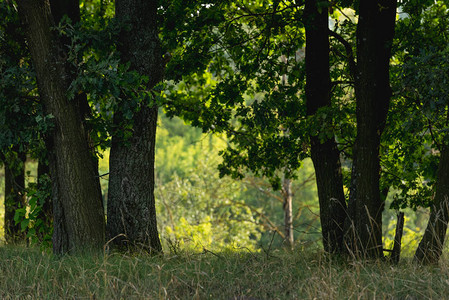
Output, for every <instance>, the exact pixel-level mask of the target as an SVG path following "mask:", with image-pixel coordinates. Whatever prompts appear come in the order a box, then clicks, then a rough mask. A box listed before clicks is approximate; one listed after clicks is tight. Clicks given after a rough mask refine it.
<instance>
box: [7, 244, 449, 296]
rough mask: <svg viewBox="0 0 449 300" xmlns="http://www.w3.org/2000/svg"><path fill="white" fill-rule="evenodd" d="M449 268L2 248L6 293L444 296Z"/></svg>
mask: <svg viewBox="0 0 449 300" xmlns="http://www.w3.org/2000/svg"><path fill="white" fill-rule="evenodd" d="M448 278H449V268H448V266H447V265H446V264H444V262H443V263H442V264H440V265H439V266H431V267H418V266H417V265H415V264H413V263H412V262H410V260H409V259H404V260H403V261H402V262H401V263H400V264H399V265H397V266H392V265H391V264H389V263H388V262H371V263H365V264H361V263H354V262H349V263H348V262H343V261H341V260H336V259H330V258H329V257H327V256H326V255H325V254H323V253H321V252H319V251H314V250H307V251H293V252H289V251H283V250H278V251H271V252H270V253H268V254H267V253H265V252H260V253H253V252H227V253H213V252H209V251H205V252H202V253H181V254H178V255H173V254H165V255H164V256H159V257H149V256H145V255H124V254H118V253H112V254H107V255H98V256H65V257H55V256H52V255H51V254H48V253H43V252H40V251H39V250H38V249H32V248H25V247H0V299H12V298H14V299H16V298H20V299H68V298H74V299H75V298H76V299H247V300H249V299H314V298H315V299H357V298H362V299H442V298H445V297H447V295H449V280H448Z"/></svg>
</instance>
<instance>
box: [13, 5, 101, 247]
mask: <svg viewBox="0 0 449 300" xmlns="http://www.w3.org/2000/svg"><path fill="white" fill-rule="evenodd" d="M17 3H18V7H19V13H20V16H21V19H22V22H24V23H25V24H26V25H25V26H26V37H27V41H28V47H29V50H30V52H31V57H32V60H33V65H34V68H35V70H36V77H37V82H38V86H39V94H40V96H41V100H42V102H43V105H44V107H45V112H46V114H47V115H52V116H53V117H54V129H53V130H52V132H51V133H50V134H49V136H48V138H47V140H46V143H47V148H48V149H49V151H50V154H49V162H50V172H51V178H52V183H53V184H52V196H53V204H54V234H53V251H54V253H56V254H63V253H67V252H78V251H84V250H88V249H93V250H98V249H101V247H102V245H103V243H104V237H105V236H104V235H105V231H104V230H105V220H104V214H103V205H102V201H101V191H100V185H99V181H98V176H97V174H98V172H97V170H96V164H95V160H94V157H93V156H92V152H91V150H90V148H89V144H88V139H87V132H86V129H85V127H84V124H83V116H82V115H81V109H80V102H79V101H71V100H70V99H69V98H68V97H67V93H66V92H67V90H68V87H69V85H70V83H71V78H72V76H71V74H70V73H69V70H68V62H67V60H66V57H67V53H66V48H65V47H64V45H63V40H62V39H60V38H59V37H58V36H57V34H56V32H55V31H54V30H52V28H53V27H54V24H55V23H54V16H53V15H52V14H51V9H50V3H49V2H48V1H27V0H25V1H18V2H17ZM77 7H79V6H77Z"/></svg>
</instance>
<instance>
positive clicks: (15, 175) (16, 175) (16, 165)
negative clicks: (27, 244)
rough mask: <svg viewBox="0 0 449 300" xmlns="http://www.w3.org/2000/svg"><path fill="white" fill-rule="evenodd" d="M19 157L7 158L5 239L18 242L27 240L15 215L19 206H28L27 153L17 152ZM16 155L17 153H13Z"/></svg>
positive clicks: (5, 161) (12, 242) (9, 241)
mask: <svg viewBox="0 0 449 300" xmlns="http://www.w3.org/2000/svg"><path fill="white" fill-rule="evenodd" d="M15 153H17V157H13V158H10V159H5V160H4V163H5V222H4V230H5V240H6V242H7V243H11V244H14V243H18V242H20V241H24V240H25V233H24V232H22V231H21V227H20V224H17V225H16V223H15V221H14V215H15V213H16V210H17V209H18V208H23V207H25V206H26V197H25V162H26V153H24V152H15ZM13 156H15V154H14V155H13Z"/></svg>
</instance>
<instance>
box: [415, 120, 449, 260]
mask: <svg viewBox="0 0 449 300" xmlns="http://www.w3.org/2000/svg"><path fill="white" fill-rule="evenodd" d="M448 120H449V113H448ZM433 202H434V203H433V205H432V206H431V207H430V218H429V222H428V223H427V227H426V231H425V232H424V236H423V238H422V240H421V242H420V243H419V245H418V249H417V250H416V253H415V261H417V262H419V263H423V264H434V263H437V262H438V260H439V259H440V256H441V253H442V252H443V245H444V241H445V237H446V231H447V224H448V222H449V146H448V145H444V146H443V149H442V151H441V156H440V162H439V164H438V171H437V181H436V184H435V198H434V199H433Z"/></svg>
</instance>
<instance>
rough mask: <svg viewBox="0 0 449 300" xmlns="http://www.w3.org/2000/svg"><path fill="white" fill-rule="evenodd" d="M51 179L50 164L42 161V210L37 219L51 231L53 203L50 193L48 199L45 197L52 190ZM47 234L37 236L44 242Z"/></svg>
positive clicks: (39, 169) (39, 181)
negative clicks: (49, 181)
mask: <svg viewBox="0 0 449 300" xmlns="http://www.w3.org/2000/svg"><path fill="white" fill-rule="evenodd" d="M49 178H50V168H49V166H48V163H47V162H46V161H45V160H43V159H40V160H39V162H38V166H37V189H38V190H39V191H40V193H41V194H40V195H42V196H41V197H40V198H39V205H40V206H41V207H42V210H41V211H40V212H39V215H38V216H37V219H39V220H42V222H43V223H44V225H45V228H47V229H50V228H51V227H52V226H53V201H52V199H51V193H48V197H43V196H44V195H47V193H46V192H47V191H48V190H49V189H50V187H49V184H48V179H49ZM46 234H47V232H38V233H37V235H38V237H39V239H40V241H42V240H43V239H44V237H45V235H46Z"/></svg>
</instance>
